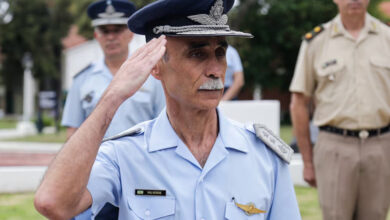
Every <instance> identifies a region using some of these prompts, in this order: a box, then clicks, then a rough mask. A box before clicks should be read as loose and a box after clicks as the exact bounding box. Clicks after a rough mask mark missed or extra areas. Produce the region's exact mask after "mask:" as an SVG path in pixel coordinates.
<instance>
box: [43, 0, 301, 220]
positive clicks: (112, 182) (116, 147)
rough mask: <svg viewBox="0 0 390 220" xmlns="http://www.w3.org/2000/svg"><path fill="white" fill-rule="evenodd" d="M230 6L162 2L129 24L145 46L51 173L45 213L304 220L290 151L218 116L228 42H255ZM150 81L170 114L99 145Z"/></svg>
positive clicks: (261, 130) (216, 1) (261, 131)
mask: <svg viewBox="0 0 390 220" xmlns="http://www.w3.org/2000/svg"><path fill="white" fill-rule="evenodd" d="M233 3H234V0H198V1H194V0H160V1H156V2H154V3H151V4H149V5H148V6H146V7H144V8H143V9H141V10H139V11H138V12H136V13H135V14H133V15H132V16H131V17H130V19H129V21H128V25H129V28H130V29H131V30H132V31H133V32H135V33H138V34H145V35H146V39H147V41H149V43H148V44H147V45H146V46H145V47H143V48H142V49H140V50H138V51H137V52H136V53H135V54H134V55H133V56H131V57H130V59H128V60H127V61H126V62H125V63H124V64H123V65H122V67H121V68H120V70H119V71H118V72H117V74H116V75H115V77H114V79H113V80H112V82H111V84H110V85H109V87H108V88H107V90H106V91H105V93H104V94H103V96H102V98H101V101H100V103H99V104H98V105H97V107H96V109H95V111H94V112H93V113H92V114H91V115H90V116H89V117H88V119H87V120H86V121H85V123H83V125H82V126H81V127H80V128H79V129H78V130H77V131H76V133H75V134H74V135H73V136H72V137H71V138H70V139H69V140H68V141H67V143H66V144H65V145H64V148H63V149H62V150H61V152H60V153H59V154H58V156H57V157H56V159H55V160H54V162H53V163H52V164H51V165H50V168H49V170H48V171H47V173H46V175H45V177H44V179H43V181H42V184H41V185H40V187H39V189H38V191H37V194H36V198H35V206H36V207H37V209H38V210H39V211H40V212H41V213H42V214H43V215H45V216H46V217H48V218H53V219H66V218H68V217H69V216H72V215H74V214H77V213H79V212H81V211H83V210H85V209H86V208H88V207H90V206H91V210H92V213H93V215H94V214H95V213H97V212H98V211H99V209H100V208H101V207H102V205H103V204H105V203H106V202H110V203H113V204H115V205H117V206H119V207H120V208H119V219H209V220H215V219H234V220H237V219H269V220H280V219H289V220H298V219H300V214H299V211H298V205H297V201H296V198H295V194H294V188H293V185H292V182H291V178H290V175H289V170H288V164H287V163H288V161H289V160H290V158H291V154H292V153H293V152H292V149H291V148H290V147H288V146H287V145H286V144H284V143H283V142H282V141H281V140H280V139H278V138H277V137H275V136H274V135H273V134H272V133H271V132H270V131H269V130H268V129H267V128H265V127H262V126H260V125H255V126H252V125H248V126H243V125H241V124H239V123H237V122H234V121H231V120H229V119H228V118H226V117H225V116H224V115H223V114H222V113H221V112H220V111H219V110H218V109H217V106H218V103H219V102H220V100H221V98H222V96H223V88H224V84H223V82H224V76H225V71H226V58H225V55H226V49H227V46H228V44H227V41H226V37H227V36H235V37H252V35H250V34H247V33H242V32H238V31H233V30H231V29H230V27H229V25H228V24H227V19H228V17H227V15H226V13H227V12H228V11H229V10H230V9H231V7H232V6H233ZM165 35H166V36H165ZM149 73H151V74H152V75H153V76H154V77H155V78H157V79H159V80H160V81H161V82H162V85H163V88H164V91H165V97H166V103H167V106H166V109H164V110H163V111H162V112H161V114H160V115H159V116H158V118H156V119H155V120H152V121H148V122H145V123H141V124H138V125H136V126H135V127H133V128H132V129H130V130H128V132H125V133H123V134H122V135H119V136H117V137H115V138H110V140H107V141H105V142H103V144H102V145H101V141H102V139H103V136H104V133H105V130H106V129H107V127H108V124H109V122H110V120H111V118H112V116H113V115H114V113H115V111H116V109H117V108H118V106H119V105H120V103H122V102H123V101H124V100H126V99H127V98H128V97H130V96H132V95H133V94H134V93H135V91H137V89H138V88H139V87H141V85H142V83H143V82H144V81H145V80H146V79H147V78H148V76H149ZM100 145H101V146H100ZM99 146H100V147H99ZM95 158H96V162H95ZM67 161H72V162H67ZM70 171H71V172H70ZM69 173H72V175H69Z"/></svg>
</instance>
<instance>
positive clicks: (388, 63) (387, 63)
mask: <svg viewBox="0 0 390 220" xmlns="http://www.w3.org/2000/svg"><path fill="white" fill-rule="evenodd" d="M370 63H371V65H372V67H373V69H374V71H375V72H377V73H379V74H390V59H389V57H386V58H385V57H371V58H370Z"/></svg>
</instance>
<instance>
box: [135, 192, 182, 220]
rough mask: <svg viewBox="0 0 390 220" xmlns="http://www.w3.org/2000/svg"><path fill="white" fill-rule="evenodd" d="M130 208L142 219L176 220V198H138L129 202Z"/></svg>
mask: <svg viewBox="0 0 390 220" xmlns="http://www.w3.org/2000/svg"><path fill="white" fill-rule="evenodd" d="M128 205H129V208H130V210H131V211H132V212H134V214H135V215H136V216H137V217H139V218H140V219H148V220H149V219H150V220H151V219H160V220H169V219H174V215H175V198H172V197H154V196H136V197H131V198H130V199H129V200H128Z"/></svg>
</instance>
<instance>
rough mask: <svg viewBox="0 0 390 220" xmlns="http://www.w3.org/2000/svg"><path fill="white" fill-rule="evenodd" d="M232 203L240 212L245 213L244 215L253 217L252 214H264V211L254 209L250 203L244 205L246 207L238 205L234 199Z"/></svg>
mask: <svg viewBox="0 0 390 220" xmlns="http://www.w3.org/2000/svg"><path fill="white" fill-rule="evenodd" d="M233 201H234V204H235V205H236V206H237V207H238V208H240V209H241V210H242V211H244V212H245V214H246V215H254V214H260V213H265V212H266V211H263V210H260V209H258V208H256V206H255V204H253V203H252V202H250V203H248V204H246V205H243V204H239V203H237V202H236V201H235V200H234V198H233Z"/></svg>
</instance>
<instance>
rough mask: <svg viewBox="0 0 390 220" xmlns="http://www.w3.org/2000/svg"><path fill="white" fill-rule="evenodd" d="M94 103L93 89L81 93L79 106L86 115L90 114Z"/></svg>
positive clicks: (94, 93) (94, 94)
mask: <svg viewBox="0 0 390 220" xmlns="http://www.w3.org/2000/svg"><path fill="white" fill-rule="evenodd" d="M95 105H96V92H95V91H90V92H88V93H86V94H82V97H81V107H82V108H83V110H84V112H85V116H86V117H87V116H88V115H90V114H91V112H92V110H93V109H94V108H95Z"/></svg>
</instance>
